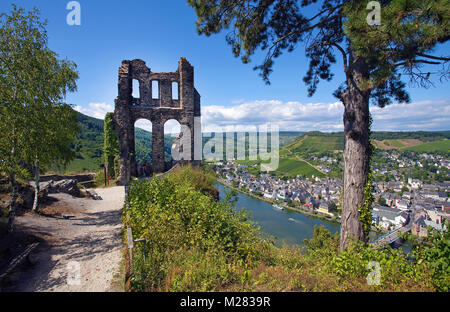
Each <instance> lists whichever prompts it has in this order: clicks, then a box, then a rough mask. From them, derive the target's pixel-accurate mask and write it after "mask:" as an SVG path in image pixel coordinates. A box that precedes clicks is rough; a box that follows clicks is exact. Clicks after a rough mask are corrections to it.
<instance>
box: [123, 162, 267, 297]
mask: <svg viewBox="0 0 450 312" xmlns="http://www.w3.org/2000/svg"><path fill="white" fill-rule="evenodd" d="M207 181H208V178H207V177H205V176H203V175H202V174H201V173H199V172H197V171H195V170H193V169H190V168H187V169H184V170H178V171H176V172H174V173H173V174H170V175H169V176H168V177H166V178H164V179H157V178H154V179H153V180H151V181H150V180H141V181H137V182H135V183H133V184H132V185H131V188H130V191H129V194H128V199H129V201H128V204H127V205H126V208H125V211H124V213H125V215H129V220H128V221H127V220H126V219H127V218H124V222H125V224H126V225H129V226H131V227H132V230H133V236H134V238H135V239H138V238H145V239H146V243H145V244H146V245H145V249H146V252H147V256H146V261H145V262H144V261H143V255H142V252H143V247H144V246H143V244H139V245H138V246H137V252H136V253H135V254H134V257H133V261H134V263H135V264H134V265H135V267H134V268H135V275H134V278H133V280H132V287H133V289H135V290H155V289H165V287H168V285H167V281H166V280H167V279H170V280H172V281H174V282H176V284H174V285H173V288H174V289H175V290H182V289H192V287H194V286H195V287H198V288H195V289H205V290H214V289H216V287H218V285H217V278H218V277H217V276H216V277H214V276H215V275H214V274H213V275H212V276H209V275H208V274H207V273H206V272H207V271H208V270H207V268H211V270H212V271H214V270H216V269H217V268H216V269H212V268H213V267H214V266H212V264H217V265H218V266H219V267H220V268H222V270H219V271H220V272H222V273H220V274H219V275H218V276H222V275H229V274H231V271H230V270H231V265H232V264H236V263H247V262H249V261H252V260H254V259H256V258H258V254H259V252H258V246H259V244H258V241H260V240H261V238H260V236H259V233H258V229H257V227H256V226H255V225H254V224H252V223H250V222H248V220H249V216H248V215H247V213H246V212H245V211H241V212H237V211H236V210H234V209H233V208H232V207H231V205H230V204H229V203H227V202H218V201H216V200H215V199H214V198H213V197H212V196H210V195H209V194H208V192H209V190H210V188H211V185H209V186H208V183H207ZM199 185H200V186H202V187H200V189H203V190H206V193H203V192H201V191H199V190H198V189H199V187H198V186H199ZM187 255H190V257H191V258H189V257H187ZM180 257H181V258H180ZM180 261H181V262H184V265H183V269H182V270H178V273H176V272H177V271H176V270H175V271H174V267H177V266H180ZM190 261H192V262H190ZM196 263H197V264H200V265H201V266H202V267H203V268H204V269H205V270H206V271H204V272H203V271H202V272H203V273H201V271H198V266H197V265H196ZM211 266H212V267H211ZM174 272H175V273H174ZM170 274H172V275H170ZM173 274H175V276H173ZM203 274H206V275H203ZM201 276H203V277H205V278H206V276H208V280H209V279H211V281H216V282H211V283H207V284H199V282H198V280H199V279H200V277H201ZM165 281H166V282H165Z"/></svg>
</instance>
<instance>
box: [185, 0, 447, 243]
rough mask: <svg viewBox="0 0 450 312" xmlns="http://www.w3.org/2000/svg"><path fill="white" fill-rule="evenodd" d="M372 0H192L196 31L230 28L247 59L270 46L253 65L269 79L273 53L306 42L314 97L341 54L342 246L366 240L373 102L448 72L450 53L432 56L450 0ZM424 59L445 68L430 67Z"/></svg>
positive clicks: (236, 49) (230, 37)
mask: <svg viewBox="0 0 450 312" xmlns="http://www.w3.org/2000/svg"><path fill="white" fill-rule="evenodd" d="M369 2H370V1H368V0H360V1H357V0H323V1H320V0H302V1H295V0H188V4H189V5H191V6H192V7H193V8H194V9H195V12H196V14H197V17H198V20H197V22H196V25H197V31H198V33H199V34H203V35H206V36H210V35H211V34H214V33H218V32H220V31H221V30H223V29H231V31H230V32H229V33H228V34H227V36H226V41H227V43H228V44H229V45H230V46H231V47H232V51H233V54H234V55H235V56H236V57H241V60H242V62H243V63H248V62H250V57H251V56H252V55H253V54H254V53H255V52H256V51H257V50H258V49H261V50H262V51H265V52H266V57H265V59H264V61H263V63H262V64H261V65H258V66H256V67H255V69H256V70H259V71H260V74H261V76H262V78H263V79H264V80H265V81H266V82H267V83H270V81H269V75H270V73H271V72H272V69H273V65H274V59H276V58H277V57H279V56H280V55H282V54H283V53H284V52H292V51H293V50H294V49H296V48H297V47H298V46H299V45H303V46H305V48H306V56H307V57H308V58H309V69H308V71H307V72H306V75H305V77H304V78H303V81H304V82H305V84H306V85H307V87H308V95H309V96H312V95H313V94H314V93H315V91H316V90H317V85H318V83H319V82H320V81H321V80H326V81H329V80H331V79H332V77H333V73H332V72H331V65H332V64H334V63H335V62H336V55H340V57H342V60H343V71H344V73H345V81H344V82H343V83H342V85H341V86H340V87H339V88H338V90H336V91H335V92H334V95H335V96H336V97H337V98H338V99H339V100H340V101H341V102H342V104H343V105H344V116H343V119H344V133H345V149H344V192H343V203H342V219H341V220H342V222H341V239H340V244H341V249H344V248H345V247H346V246H348V243H349V241H350V240H351V239H358V240H361V241H367V239H368V238H367V235H365V233H364V232H365V231H364V229H363V225H362V223H361V221H360V216H359V209H360V208H361V207H362V206H363V205H364V202H365V200H366V199H365V195H364V188H365V186H366V184H367V180H368V174H369V155H370V146H369V119H370V114H369V103H370V102H373V103H374V104H375V105H378V106H380V107H384V106H386V105H388V104H390V103H391V102H392V101H398V102H409V100H410V99H409V95H408V93H407V92H406V90H405V82H404V81H403V80H402V74H403V75H404V76H406V78H407V79H409V81H411V82H413V83H415V84H417V85H419V86H425V87H426V86H429V85H430V84H431V83H432V82H431V80H430V78H431V75H432V74H437V75H440V78H444V79H445V78H448V77H449V70H448V62H449V61H450V58H448V57H441V56H436V55H432V49H433V47H435V46H436V45H437V44H439V43H444V42H446V41H447V40H448V39H449V34H450V29H449V28H450V26H449V15H450V3H449V1H448V0H383V1H372V3H371V4H370V5H369V6H368V4H369ZM373 2H375V4H374V3H373ZM376 4H379V5H380V8H381V21H380V23H378V24H375V23H373V22H372V20H369V19H368V16H369V17H371V16H375V17H377V15H376V14H372V13H374V11H373V10H374V8H373V7H374V6H375V7H376ZM315 8H319V9H318V10H317V9H315ZM375 13H376V12H375ZM369 24H370V25H369ZM374 24H375V25H374ZM423 65H442V69H441V70H439V71H437V72H434V73H430V72H428V71H426V70H424V68H423V67H422V66H423Z"/></svg>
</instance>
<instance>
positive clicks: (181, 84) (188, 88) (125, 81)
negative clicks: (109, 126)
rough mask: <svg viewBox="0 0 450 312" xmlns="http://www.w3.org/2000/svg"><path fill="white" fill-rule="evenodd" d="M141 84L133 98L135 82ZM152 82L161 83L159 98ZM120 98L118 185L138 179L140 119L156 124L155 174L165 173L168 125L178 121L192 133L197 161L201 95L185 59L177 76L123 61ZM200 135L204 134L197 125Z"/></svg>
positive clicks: (116, 116) (117, 107)
mask: <svg viewBox="0 0 450 312" xmlns="http://www.w3.org/2000/svg"><path fill="white" fill-rule="evenodd" d="M134 79H135V80H137V81H138V82H139V96H140V97H139V98H134V97H133V95H132V94H133V80H134ZM152 81H158V82H159V94H158V96H154V95H153V94H152ZM172 82H177V83H178V99H173V96H172ZM118 86H119V96H118V97H117V98H116V100H115V111H114V123H115V129H116V134H117V137H118V139H119V144H120V168H119V177H118V183H120V184H122V185H124V184H126V183H127V182H128V181H129V180H130V178H131V176H135V175H136V158H135V155H136V153H135V137H134V124H135V122H136V121H137V120H139V119H147V120H150V121H151V122H152V171H153V172H155V173H160V172H164V171H165V170H167V169H169V168H166V164H165V161H164V124H165V123H166V121H168V120H170V119H175V120H177V121H178V122H179V123H180V125H181V128H183V126H186V127H188V128H189V129H190V133H191V140H190V142H191V150H190V154H191V158H190V159H189V160H188V161H186V162H191V160H192V162H193V159H194V135H195V133H194V117H200V95H199V93H198V92H197V90H196V89H195V88H194V68H193V67H192V66H191V64H189V62H188V61H187V60H186V59H185V58H181V59H180V60H179V62H178V69H177V71H175V72H168V73H154V72H152V71H151V70H150V68H148V67H147V66H146V64H145V62H144V61H142V60H139V59H136V60H132V61H128V60H126V61H123V62H122V66H121V67H120V68H119V83H118ZM197 127H198V131H201V130H200V127H199V125H197Z"/></svg>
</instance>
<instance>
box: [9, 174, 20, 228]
mask: <svg viewBox="0 0 450 312" xmlns="http://www.w3.org/2000/svg"><path fill="white" fill-rule="evenodd" d="M10 181H11V187H12V194H11V200H10V202H9V209H8V234H10V233H12V232H13V231H14V218H15V217H16V202H17V198H18V196H19V185H18V184H17V181H16V177H15V175H14V174H13V175H11V177H10Z"/></svg>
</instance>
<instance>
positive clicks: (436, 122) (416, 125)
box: [75, 99, 450, 133]
mask: <svg viewBox="0 0 450 312" xmlns="http://www.w3.org/2000/svg"><path fill="white" fill-rule="evenodd" d="M75 110H77V111H79V112H81V113H83V114H86V115H88V116H92V117H95V118H99V119H103V118H104V117H105V114H106V113H107V112H113V111H114V107H113V105H110V104H106V103H89V105H88V107H87V108H86V107H81V106H76V107H75ZM370 110H371V113H372V117H373V119H374V122H373V130H375V131H408V130H409V131H417V130H449V129H450V127H449V125H450V99H444V100H439V101H431V100H429V101H421V102H414V103H410V104H402V103H399V104H392V105H389V106H387V107H385V108H379V107H376V106H371V108H370ZM343 113H344V107H343V105H342V103H340V102H334V103H306V104H303V103H300V102H294V101H291V102H282V101H278V100H263V101H251V102H244V103H241V104H236V105H230V106H221V105H209V106H202V131H203V132H212V131H254V130H255V129H257V127H259V126H266V125H268V124H273V125H277V126H278V127H279V129H280V130H285V131H313V130H314V131H342V130H343V124H342V115H343ZM136 127H139V128H142V129H144V130H148V131H151V123H150V122H149V121H144V120H139V121H137V122H136ZM179 131H180V126H179V124H178V122H176V121H173V120H171V121H168V122H167V123H166V125H165V133H179Z"/></svg>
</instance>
